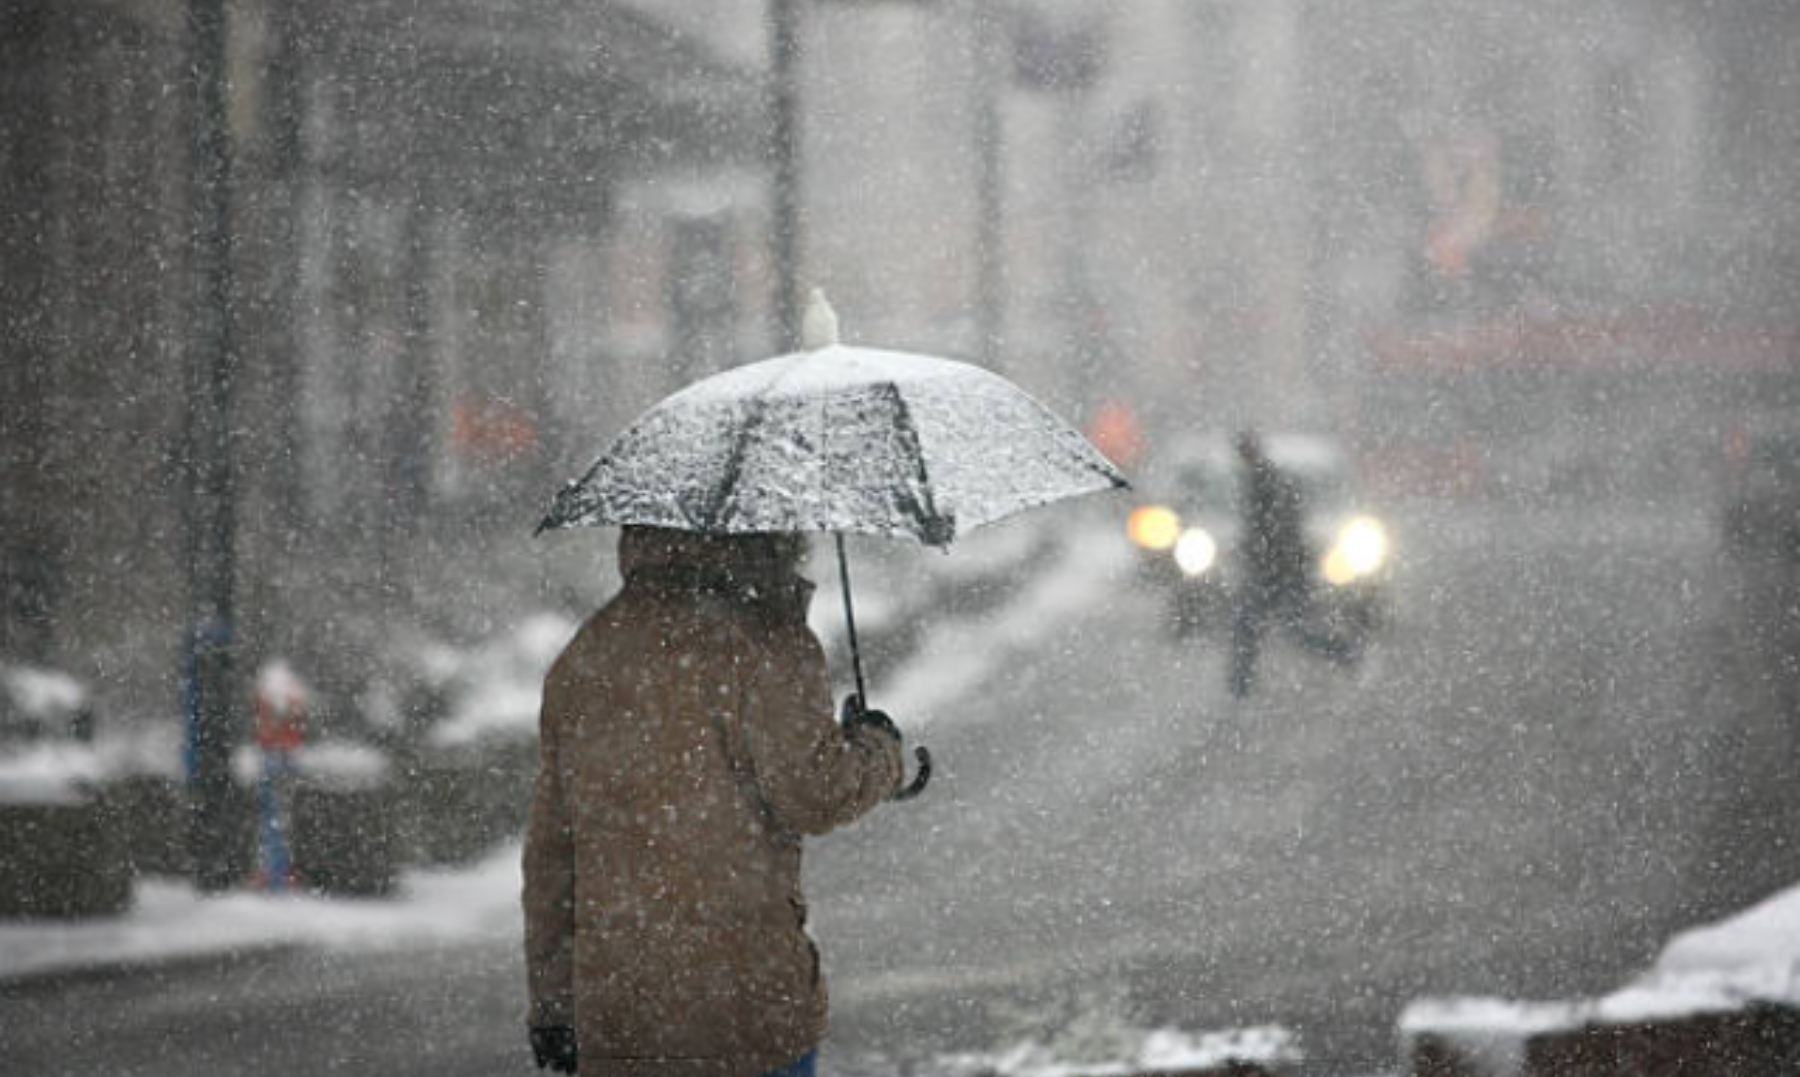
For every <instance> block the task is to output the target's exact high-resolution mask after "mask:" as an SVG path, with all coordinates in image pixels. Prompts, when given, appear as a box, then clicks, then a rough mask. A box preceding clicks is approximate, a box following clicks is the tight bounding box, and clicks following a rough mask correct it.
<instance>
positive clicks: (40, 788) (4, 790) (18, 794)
mask: <svg viewBox="0 0 1800 1077" xmlns="http://www.w3.org/2000/svg"><path fill="white" fill-rule="evenodd" d="M109 773H110V768H109V767H108V766H107V764H106V761H105V760H104V759H102V758H101V755H100V753H99V752H96V751H95V750H94V749H93V748H91V747H89V746H88V745H86V744H82V743H80V742H78V741H39V742H35V743H27V744H23V745H20V746H18V747H16V748H11V747H9V748H8V749H7V750H6V751H4V752H0V804H68V805H74V804H84V803H87V802H88V801H89V800H91V799H92V798H93V795H94V792H95V790H97V789H98V788H99V787H100V786H101V785H102V784H103V783H104V782H105V780H106V778H107V775H108V774H109Z"/></svg>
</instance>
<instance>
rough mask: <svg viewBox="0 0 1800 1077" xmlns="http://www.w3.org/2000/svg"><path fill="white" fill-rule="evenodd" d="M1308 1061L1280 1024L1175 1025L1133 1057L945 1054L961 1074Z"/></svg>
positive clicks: (1118, 1074) (1031, 1051) (1109, 1072)
mask: <svg viewBox="0 0 1800 1077" xmlns="http://www.w3.org/2000/svg"><path fill="white" fill-rule="evenodd" d="M1300 1061H1303V1058H1302V1056H1301V1052H1300V1049H1299V1047H1298V1046H1297V1045H1296V1043H1295V1040H1294V1035H1293V1033H1291V1032H1290V1031H1288V1030H1287V1029H1285V1028H1282V1027H1281V1026H1279V1025H1258V1026H1254V1027H1250V1028H1238V1029H1228V1030H1224V1031H1218V1032H1203V1033H1199V1034H1197V1035H1196V1034H1193V1033H1188V1032H1182V1031H1181V1030H1179V1029H1174V1028H1160V1029H1155V1030H1152V1031H1148V1032H1144V1033H1142V1036H1141V1040H1140V1042H1139V1043H1138V1045H1137V1048H1136V1050H1135V1051H1132V1052H1129V1057H1124V1058H1119V1059H1116V1060H1113V1061H1108V1062H1071V1061H1067V1060H1065V1059H1062V1058H1059V1057H1058V1056H1057V1053H1056V1052H1055V1051H1054V1050H1053V1049H1051V1048H1049V1047H1046V1046H1045V1045H1043V1044H1040V1043H1036V1042H1029V1041H1028V1042H1025V1043H1021V1044H1018V1045H1017V1046H1015V1047H1013V1048H1011V1049H1009V1050H1005V1051H999V1052H995V1053H993V1054H963V1055H953V1056H949V1057H946V1058H944V1059H941V1062H942V1063H943V1066H944V1068H945V1070H946V1072H949V1073H951V1074H953V1075H955V1077H978V1075H983V1074H992V1075H994V1077H1129V1075H1131V1074H1137V1073H1184V1072H1194V1071H1203V1070H1209V1069H1219V1068H1222V1067H1224V1066H1226V1065H1229V1064H1231V1063H1239V1064H1247V1065H1256V1066H1263V1067H1270V1068H1272V1067H1276V1066H1281V1065H1287V1064H1291V1063H1297V1062H1300Z"/></svg>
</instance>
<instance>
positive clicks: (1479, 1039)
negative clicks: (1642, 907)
mask: <svg viewBox="0 0 1800 1077" xmlns="http://www.w3.org/2000/svg"><path fill="white" fill-rule="evenodd" d="M1767 1004H1772V1005H1778V1006H1790V1007H1796V1008H1800V887H1795V888H1792V889H1789V890H1785V891H1783V892H1781V893H1779V894H1776V895H1775V896H1773V897H1771V898H1769V899H1767V900H1766V901H1763V902H1761V903H1759V904H1757V905H1754V906H1752V907H1751V908H1749V909H1747V910H1745V911H1743V912H1741V913H1738V914H1737V915H1735V916H1730V917H1727V918H1726V919H1723V920H1720V921H1718V922H1716V923H1712V924H1705V925H1702V926H1700V927H1696V928H1692V929H1690V930H1688V931H1684V932H1682V933H1680V934H1678V935H1676V936H1675V937H1674V938H1673V939H1671V940H1670V941H1669V942H1668V944H1667V945H1666V946H1664V948H1663V951H1662V953H1661V955H1660V956H1659V957H1658V958H1657V960H1656V963H1655V964H1654V965H1653V966H1652V967H1651V968H1650V970H1649V971H1648V972H1646V973H1645V974H1644V975H1643V976H1641V977H1639V978H1638V979H1636V980H1634V981H1632V982H1630V983H1628V984H1625V985H1624V986H1622V987H1620V988H1619V989H1618V990H1616V991H1612V992H1609V993H1607V994H1605V995H1601V996H1598V997H1595V998H1584V999H1573V1000H1567V1001H1561V1002H1521V1001H1511V1000H1505V999H1495V998H1428V999H1419V1000H1415V1001H1414V1002H1413V1003H1411V1004H1410V1005H1408V1006H1407V1007H1406V1009H1405V1010H1404V1011H1403V1012H1402V1013H1401V1015H1400V1021H1399V1030H1400V1034H1401V1036H1402V1037H1403V1038H1411V1037H1414V1036H1419V1035H1435V1036H1439V1037H1442V1038H1445V1039H1449V1040H1454V1041H1457V1042H1459V1043H1463V1044H1465V1045H1481V1044H1484V1043H1485V1044H1489V1045H1492V1044H1499V1043H1509V1042H1510V1043H1521V1042H1523V1041H1524V1040H1525V1039H1528V1038H1530V1037H1532V1036H1534V1035H1541V1034H1543V1033H1547V1032H1558V1031H1566V1030H1572V1029H1576V1028H1580V1027H1581V1026H1583V1025H1590V1024H1595V1025H1626V1024H1648V1023H1653V1022H1661V1021H1675V1020H1682V1019H1684V1018H1690V1017H1698V1016H1701V1015H1705V1014H1720V1013H1733V1012H1736V1011H1739V1010H1743V1009H1746V1008H1748V1007H1750V1006H1755V1005H1767Z"/></svg>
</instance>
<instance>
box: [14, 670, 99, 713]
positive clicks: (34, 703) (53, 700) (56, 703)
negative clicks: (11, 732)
mask: <svg viewBox="0 0 1800 1077" xmlns="http://www.w3.org/2000/svg"><path fill="white" fill-rule="evenodd" d="M0 683H4V684H5V685H6V690H7V693H8V694H9V695H10V696H11V697H12V702H13V706H15V707H17V708H18V709H19V710H20V711H21V712H22V713H24V714H27V715H29V716H31V717H33V718H38V719H48V718H58V717H61V716H63V715H67V714H72V713H74V712H75V711H78V710H80V709H81V708H82V707H83V706H85V705H86V704H87V688H86V687H85V686H83V685H82V683H81V682H80V681H78V680H76V679H75V678H73V677H71V676H69V675H68V674H66V673H61V672H58V671H56V670H49V669H36V668H34V667H31V666H12V667H10V668H7V669H5V670H4V671H0Z"/></svg>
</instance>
